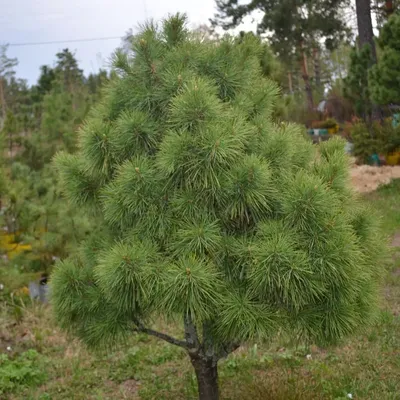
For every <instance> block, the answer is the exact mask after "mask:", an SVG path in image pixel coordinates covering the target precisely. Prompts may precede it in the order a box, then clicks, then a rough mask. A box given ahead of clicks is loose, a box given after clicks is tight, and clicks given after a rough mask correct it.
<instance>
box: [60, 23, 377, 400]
mask: <svg viewBox="0 0 400 400" xmlns="http://www.w3.org/2000/svg"><path fill="white" fill-rule="evenodd" d="M132 50H133V54H128V55H127V54H126V53H119V54H116V56H115V61H114V65H115V68H116V69H117V70H118V74H117V75H118V76H116V77H114V79H112V81H111V82H110V83H109V85H108V87H107V88H106V91H105V93H104V96H103V100H102V101H101V103H100V104H99V105H97V106H95V107H94V108H93V109H92V110H91V112H90V115H89V117H88V119H87V121H86V123H85V124H84V126H83V127H82V128H81V130H80V140H79V151H78V153H77V154H76V155H68V154H63V153H61V154H59V155H58V156H57V166H58V169H59V171H60V177H61V179H62V182H63V185H64V189H65V194H66V196H67V197H68V199H69V201H70V202H71V203H72V204H74V205H76V206H79V207H82V208H85V210H87V213H88V214H90V215H93V218H95V219H96V226H97V229H95V230H93V232H92V235H91V237H90V238H89V239H88V240H87V241H85V242H83V243H82V244H81V246H80V248H79V251H78V252H77V253H76V254H74V255H72V256H71V257H69V258H67V259H65V260H64V261H62V262H60V263H58V265H57V266H56V268H55V270H54V273H53V275H52V294H53V296H52V302H53V305H54V310H55V314H56V316H57V318H58V321H59V322H60V324H61V326H62V327H64V328H65V329H67V330H69V331H71V332H73V333H75V334H76V335H78V336H79V337H81V338H82V339H83V340H84V341H85V342H86V343H87V344H88V345H90V346H93V347H102V346H105V347H109V346H111V345H114V344H115V343H117V342H118V340H120V339H124V338H125V337H126V336H127V335H132V334H134V333H135V332H144V333H147V334H150V335H154V336H156V337H159V338H161V339H164V340H166V341H168V342H170V343H172V344H174V345H177V346H180V347H182V348H184V349H186V350H187V352H188V355H189V357H190V360H191V362H192V364H193V367H194V369H195V371H196V375H197V379H198V386H199V397H200V398H201V399H217V398H218V383H217V378H218V374H217V363H218V360H220V359H221V358H223V357H225V356H227V355H228V354H229V353H230V352H232V351H234V350H235V349H236V348H238V347H239V346H240V345H241V344H242V343H244V342H247V341H251V340H268V339H271V338H273V337H274V335H276V334H277V333H278V332H281V334H287V335H290V337H292V338H294V339H296V340H312V341H314V342H317V343H332V342H336V341H337V340H340V339H341V338H343V337H344V336H345V335H348V334H350V333H352V332H353V331H355V330H356V329H359V328H360V327H361V326H363V325H365V324H366V323H367V322H368V321H369V320H370V318H371V317H372V316H373V315H374V310H375V307H376V305H377V291H378V285H379V280H380V276H381V275H382V274H381V267H380V265H381V263H380V258H381V256H382V251H383V250H382V249H383V246H382V240H380V234H379V228H378V224H377V222H376V220H375V219H374V217H373V215H372V214H371V212H370V211H369V210H366V209H364V208H363V206H362V204H360V203H359V202H357V200H356V199H355V197H354V195H353V193H352V191H351V190H350V186H349V182H348V181H349V175H348V172H349V171H348V160H347V156H346V155H345V153H344V150H343V143H342V142H341V141H339V140H330V141H328V142H326V143H323V144H322V145H321V148H320V152H319V154H317V153H316V149H315V148H314V147H313V146H312V145H311V143H310V142H309V141H307V140H306V139H304V137H303V133H302V129H301V128H300V127H298V126H296V125H292V124H284V123H274V122H273V121H272V120H271V114H272V113H273V111H274V102H275V100H276V98H277V96H278V90H277V86H276V85H275V84H274V83H272V82H270V81H268V80H266V79H264V78H263V77H262V71H261V67H260V61H259V60H260V54H261V53H262V51H263V48H262V46H261V45H260V42H259V40H257V39H256V38H255V37H254V36H253V35H245V36H244V37H242V38H240V40H235V39H232V38H230V37H226V38H224V39H223V40H221V41H220V42H219V43H218V44H216V43H213V42H207V41H199V40H198V39H196V38H195V37H192V36H191V35H190V34H189V32H188V31H187V29H186V27H185V18H184V17H182V16H180V15H176V16H174V17H170V18H168V19H167V20H165V21H164V22H163V23H162V26H161V27H160V28H158V27H157V26H156V25H154V24H147V25H146V26H144V27H143V29H142V31H141V33H140V34H139V35H138V36H136V37H134V38H133V40H132ZM157 318H164V319H167V320H168V321H173V322H175V323H180V324H181V326H182V335H181V337H177V338H175V337H172V336H170V335H169V334H167V333H165V332H158V331H155V330H153V329H152V322H153V321H154V319H157Z"/></svg>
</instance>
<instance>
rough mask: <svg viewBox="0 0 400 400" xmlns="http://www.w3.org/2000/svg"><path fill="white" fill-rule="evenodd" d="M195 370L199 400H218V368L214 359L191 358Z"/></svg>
mask: <svg viewBox="0 0 400 400" xmlns="http://www.w3.org/2000/svg"><path fill="white" fill-rule="evenodd" d="M190 361H191V362H192V365H193V368H194V370H195V372H196V377H197V386H198V389H199V400H218V398H219V393H218V367H217V362H216V361H215V360H213V359H212V358H208V357H204V358H203V357H201V356H199V355H196V356H191V357H190Z"/></svg>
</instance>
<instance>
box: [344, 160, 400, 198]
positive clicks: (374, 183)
mask: <svg viewBox="0 0 400 400" xmlns="http://www.w3.org/2000/svg"><path fill="white" fill-rule="evenodd" d="M396 178H400V165H399V166H395V167H389V166H384V167H372V166H370V165H354V166H353V167H352V169H351V180H352V183H353V186H354V187H355V189H356V190H357V191H358V192H361V193H366V192H373V191H374V190H376V189H377V188H378V186H380V185H385V184H387V183H389V182H390V181H391V180H392V179H396Z"/></svg>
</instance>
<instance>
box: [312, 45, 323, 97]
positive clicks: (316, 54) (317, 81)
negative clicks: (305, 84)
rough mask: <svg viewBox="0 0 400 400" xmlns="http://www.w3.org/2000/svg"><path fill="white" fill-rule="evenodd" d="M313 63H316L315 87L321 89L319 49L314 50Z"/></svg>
mask: <svg viewBox="0 0 400 400" xmlns="http://www.w3.org/2000/svg"><path fill="white" fill-rule="evenodd" d="M313 61H314V75H315V85H316V86H317V88H318V89H319V88H320V87H321V65H320V60H319V50H318V48H317V47H314V49H313Z"/></svg>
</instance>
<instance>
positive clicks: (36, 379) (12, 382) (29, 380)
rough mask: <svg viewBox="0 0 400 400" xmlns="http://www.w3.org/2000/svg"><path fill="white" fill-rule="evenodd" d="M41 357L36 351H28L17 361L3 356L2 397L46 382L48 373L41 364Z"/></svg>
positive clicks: (0, 372)
mask: <svg viewBox="0 0 400 400" xmlns="http://www.w3.org/2000/svg"><path fill="white" fill-rule="evenodd" d="M39 357H40V356H39V354H38V353H37V351H36V350H28V351H26V352H25V353H22V354H20V355H19V356H18V357H16V358H15V359H10V358H9V357H8V356H7V354H1V355H0V395H1V394H2V395H6V394H9V393H11V392H13V391H15V390H16V389H21V388H24V387H32V386H37V385H40V384H41V383H43V382H44V381H45V380H46V373H45V372H43V369H42V367H43V366H42V365H40V363H39Z"/></svg>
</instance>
